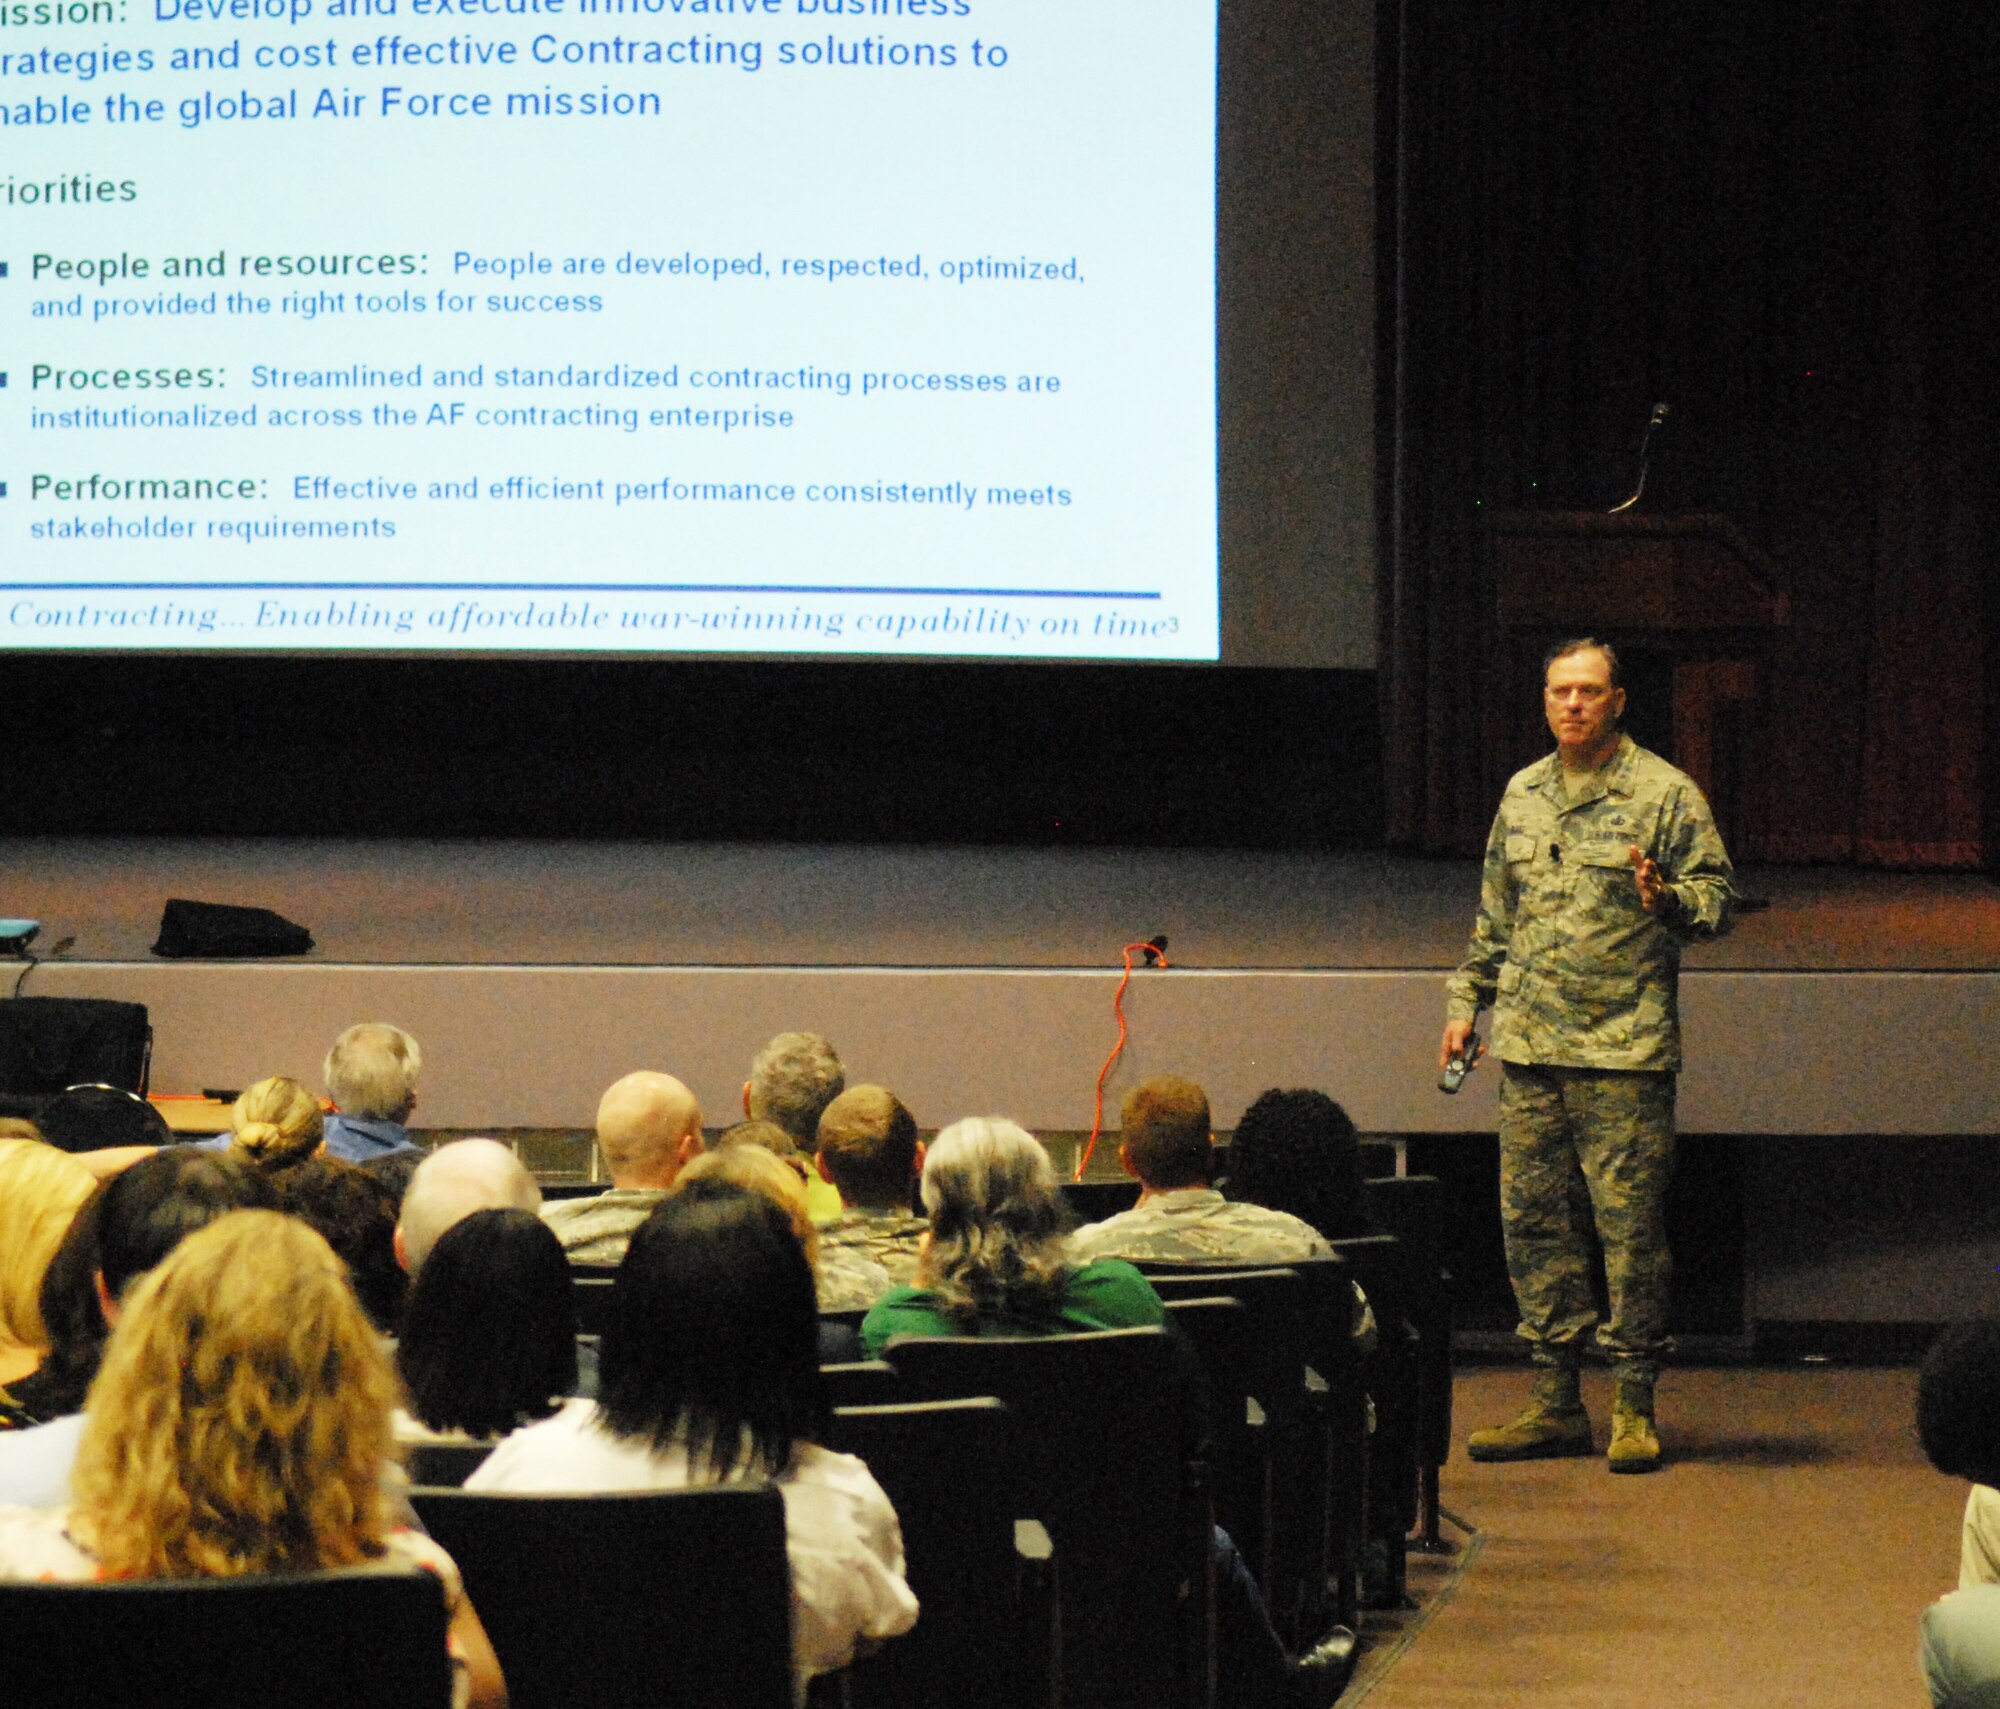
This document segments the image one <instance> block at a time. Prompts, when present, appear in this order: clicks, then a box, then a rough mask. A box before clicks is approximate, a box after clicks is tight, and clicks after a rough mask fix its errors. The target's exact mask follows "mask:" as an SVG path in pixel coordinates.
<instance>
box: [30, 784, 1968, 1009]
mask: <svg viewBox="0 0 2000 1709" xmlns="http://www.w3.org/2000/svg"><path fill="white" fill-rule="evenodd" d="M249 810H250V811H253V812H254V808H252V809H249ZM1739 888H1741V889H1742V890H1743V891H1744V892H1745V893H1746V894H1750V895H1754V896H1760V897H1766V898H1768V899H1769V901H1770V904H1771V905H1770V907H1769V909H1768V910H1766V911H1764V912H1761V913H1754V914H1748V915H1745V916H1743V917H1742V918H1741V920H1740V921H1739V922H1738V925H1737V928H1736V930H1735V931H1734V932H1733V933H1732V934H1731V935H1730V936H1729V937H1728V938H1726V939H1724V940H1723V941H1722V942H1720V943H1718V944H1714V945H1708V946H1704V947H1702V948H1700V949H1698V950H1695V951H1694V952H1692V953H1691V955H1690V958H1689V966H1690V968H1691V969H1700V970H1703V971H1717V972H1720V971H1729V970H1742V971H1797V972H1849V971H1887V970H1895V971H1939V972H1942V971H1981V970H1986V969H1992V968H1996V967H2000V886H1996V885H1994V884H1993V883H1992V882H1991V881H1989V880H1987V879H1985V878H1981V877H1977V876H1967V875H1963V874H1907V873H1882V872H1864V871H1858V870H1855V869H1853V868H1770V869H1760V870H1753V871H1746V872H1744V873H1743V874H1741V875H1740V877H1739ZM1477 891H1478V868H1477V866H1476V864H1475V863H1473V862H1470V861H1461V860H1425V859H1419V858H1413V857H1406V856H1398V855H1391V854H1384V853H1379V852H1348V853H1338V854H1324V855H1311V854H1264V853H1245V852H1240V851H1224V850H1194V851H1185V850H1167V851H1159V850H1151V849H1079V850H1061V849H1027V848H955V847H928V848H926V847H914V848H911V847H872V846H865V847H852V846H842V845H822V846H813V847H804V846H770V845H716V844H644V843H553V842H500V841H471V840H468V841H464V842H414V841H412V842H396V841H362V840H342V839H337V838H329V839H326V840H317V841H291V840H260V839H251V838H244V839H241V840H233V841H232V840H219V839H168V838H161V839H108V838H75V839H71V838H64V839H53V838H51V839H36V838H9V839H0V913H4V914H7V915H10V916H16V917H25V918H30V919H38V920H40V921H41V922H42V934H41V938H40V939H39V941H38V942H37V944H36V946H35V947H36V948H37V949H39V950H42V951H44V952H46V950H47V949H48V948H49V947H50V946H52V945H53V944H54V943H55V942H56V941H57V940H59V939H61V938H63V937H67V936H71V935H74V936H75V938H76V944H75V947H74V949H73V950H71V951H70V957H71V959H74V960H79V961H92V962H130V961H149V960H151V956H150V954H149V949H150V945H151V944H152V941H153V938H154V936H155V935H156V933H157V930H158V926H159V918H160V909H161V906H162V904H163V903H164V902H165V901H166V900H167V898H169V897H175V896H179V897H190V898H193V899H195V900H198V901H207V902H235V903H249V904H254V905H257V906H260V907H267V908H274V909H276V910H277V911H278V912H279V913H281V914H283V915H285V916H286V917H287V918H289V919H292V920H296V921H298V922H300V923H301V924H303V925H305V926H307V927H309V928H310V929H311V931H312V933H313V936H314V938H315V939H316V940H317V944H318V947H317V948H316V949H315V950H313V952H312V953H311V954H310V955H309V956H307V957H304V958H299V959H303V960H304V961H307V962H322V963H333V964H344V965H350V966H351V965H361V966H440V965H447V966H478V965H483V964H497V965H514V966H565V967H577V966H606V967H663V966H680V967H891V968H919V967H924V968H928V967H952V968H963V967H1011V968H1078V967H1099V966H1104V965H1106V964H1111V965H1116V964H1117V962H1118V959H1119V950H1120V947H1121V946H1122V945H1124V944H1126V943H1129V942H1132V941H1134V940H1136V939H1142V938H1148V937H1151V936H1152V935H1153V934H1154V933H1156V932H1164V933H1166V934H1167V935H1168V937H1169V938H1170V940H1171V948H1170V951H1169V954H1170V956H1171V958H1172V959H1173V960H1174V961H1175V962H1176V963H1177V964H1178V965H1181V966H1185V967H1189V968H1215V969H1221V968H1259V969H1268V968H1295V969H1354V970H1373V969H1382V970H1389V969H1430V968H1445V967H1449V966H1451V965H1452V964H1454V963H1455V962H1456V961H1457V960H1458V958H1459V956H1460V955H1461V954H1462V953H1463V951H1464V945H1465V935H1466V930H1467V927H1468V926H1469V924H1470V922H1471V918H1472V910H1473V907H1474V904H1475V901H1476V898H1477Z"/></svg>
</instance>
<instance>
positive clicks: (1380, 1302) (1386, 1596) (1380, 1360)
mask: <svg viewBox="0 0 2000 1709" xmlns="http://www.w3.org/2000/svg"><path fill="white" fill-rule="evenodd" d="M1331 1244H1332V1246H1333V1249H1334V1251H1335V1252H1336V1253H1337V1254H1338V1255H1339V1256H1340V1257H1341V1259H1342V1260H1344V1261H1345V1262H1346V1264H1347V1265H1348V1267H1349V1270H1350V1271H1351V1273H1352V1275H1353V1277H1354V1280H1355V1281H1356V1282H1357V1283H1358V1284H1360V1287H1361V1290H1362V1291H1363V1292H1364V1293H1365V1294H1367V1296H1368V1303H1369V1304H1370V1305H1371V1306H1372V1307H1373V1308H1374V1312H1375V1322H1376V1325H1377V1327H1378V1328H1379V1330H1380V1331H1381V1338H1380V1341H1379V1343H1378V1345H1377V1347H1376V1350H1375V1353H1374V1356H1373V1357H1372V1358H1371V1359H1370V1360H1369V1361H1368V1364H1367V1368H1366V1370H1365V1372H1364V1376H1365V1379H1366V1382H1367V1387H1368V1393H1369V1396H1370V1397H1371V1398H1372V1399H1373V1401H1374V1403H1375V1434H1374V1436H1373V1437H1372V1438H1371V1439H1370V1442H1369V1449H1368V1494H1367V1506H1368V1537H1369V1539H1370V1541H1371V1542H1373V1543H1375V1544H1378V1545H1379V1546H1380V1547H1381V1548H1382V1549H1383V1550H1384V1551H1385V1556H1386V1559H1385V1577H1384V1580H1383V1582H1382V1584H1381V1585H1380V1587H1379V1594H1378V1597H1377V1600H1378V1602H1379V1603H1380V1605H1381V1606H1383V1607H1389V1608H1397V1607H1401V1606H1403V1605H1404V1603H1405V1602H1406V1601H1407V1600H1408V1598H1407V1594H1406V1591H1405V1583H1406V1577H1405V1569H1406V1566H1407V1559H1406V1557H1407V1555H1408V1549H1409V1533H1410V1530H1411V1528H1412V1527H1413V1526H1414V1525H1415V1524H1416V1522H1417V1482H1418V1479H1417V1416H1418V1406H1417V1385H1418V1371H1419V1359H1418V1350H1419V1341H1418V1335H1417V1330H1416V1329H1415V1327H1414V1325H1413V1322H1412V1311H1411V1304H1410V1301H1411V1294H1412V1289H1411V1284H1410V1280H1409V1271H1408V1266H1407V1263H1406V1261H1405V1253H1404V1250H1403V1245H1402V1242H1401V1241H1399V1240H1397V1239H1396V1237H1395V1236H1394V1235H1392V1234H1369V1235H1361V1236H1358V1237H1356V1238H1354V1239H1351V1240H1336V1241H1333V1242H1332V1243H1331Z"/></svg>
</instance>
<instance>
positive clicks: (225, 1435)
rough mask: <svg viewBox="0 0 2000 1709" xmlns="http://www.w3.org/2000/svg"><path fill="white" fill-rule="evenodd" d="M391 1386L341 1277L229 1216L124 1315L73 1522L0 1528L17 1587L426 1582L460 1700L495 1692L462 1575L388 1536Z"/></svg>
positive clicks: (292, 1230)
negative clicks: (432, 1589) (344, 1574)
mask: <svg viewBox="0 0 2000 1709" xmlns="http://www.w3.org/2000/svg"><path fill="white" fill-rule="evenodd" d="M395 1399H396V1381H395V1376H394V1373H393V1372H392V1371H391V1370H390V1368H389V1361H388V1356H387V1355H386V1354H385V1353H384V1352H383V1351H382V1349H381V1347H380V1345H379V1344H378V1343H377V1341H376V1338H375V1335H374V1333H373V1332H372V1331H371V1329H370V1328H369V1326H368V1322H367V1320H366V1318H365V1317H363V1315H362V1313H361V1311H360V1309H359V1308H358V1307H357V1306H356V1304H355V1300H354V1295H353V1293H352V1292H351V1291H350V1290H349V1288H348V1286H347V1280H346V1277H345V1275H344V1273H343V1271H342V1267H341V1264H340V1262H339V1260H338V1259H337V1258H335V1256H334V1255H333V1253H332V1251H331V1250H330V1249H329V1248H328V1246H327V1244H326V1242H325V1241H323V1240H321V1239H320V1238H319V1236H318V1235H316V1234H314V1233H313V1232H312V1230H311V1229H309V1228H307V1227H305V1226H304V1225H303V1224H302V1223H300V1222H298V1221H297V1220H295V1219H293V1218H290V1217H284V1216H278V1215H275V1214H273V1213H272V1212H270V1211H257V1210H246V1211H236V1212H232V1213H231V1214H230V1215H228V1216H225V1217H223V1218H222V1219H221V1220H220V1221H219V1222H216V1223H214V1224H211V1225H210V1226H209V1227H207V1228H205V1229H202V1230H201V1231H199V1232H198V1233H196V1234H192V1235H190V1236H189V1237H188V1238H187V1239H186V1240H184V1241H183V1242H182V1243H181V1244H180V1245H179V1246H178V1247H177V1248H175V1250H174V1251H173V1252H172V1253H170V1254H169V1255H168V1256H167V1257H166V1259H165V1260H163V1261H162V1262H161V1264H160V1265H159V1266H158V1267H157V1268H156V1269H155V1270H154V1271H153V1272H152V1273H151V1274H150V1275H148V1276H146V1277H145V1278H143V1279H142V1280H141V1281H140V1282H139V1284H138V1285H137V1286H136V1287H135V1288H133V1290H132V1292H131V1294H130V1295H129V1296H128V1298H127V1299H126V1300H125V1301H124V1303H123V1310H122V1312H121V1315H120V1318H119V1323H118V1327H117V1328H116V1329H115V1330H113V1331H112V1334H111V1340H110V1343H109V1345H108V1346H107V1347H106V1348H105V1353H104V1367H103V1370H102V1371H101V1372H100V1373H99V1375H98V1379H97V1382H96V1384H95V1386H94V1387H93V1388H92V1390H91V1409H90V1412H89V1415H88V1418H87V1421H86V1423H85V1425H84V1430H83V1440H82V1443H81V1445H80V1447H79V1448H78V1451H77V1458H76V1469H75V1474H74V1479H73V1482H74V1487H75V1500H74V1503H73V1505H71V1506H69V1507H66V1508H54V1509H43V1510H40V1511H30V1510H28V1509H24V1508H9V1509H6V1510H4V1511H0V1575H4V1576H6V1577H8V1578H14V1579H58V1580H91V1579H148V1578H235V1577H241V1576H244V1575H247V1574H251V1573H300V1572H307V1573H310V1572H323V1571H330V1570H333V1569H336V1568H356V1567H360V1568H369V1567H374V1568H376V1569H378V1570H403V1571H407V1570H409V1569H411V1568H419V1569H422V1570H425V1571H428V1572H432V1573H435V1574H436V1575H437V1576H438V1577H439V1578H440V1579H442V1580H443V1581H444V1584H445V1594H446V1598H447V1601H448V1603H449V1605H450V1609H451V1623H450V1628H449V1633H448V1637H447V1642H448V1643H449V1644H450V1646H451V1650H452V1659H453V1663H454V1669H455V1671H456V1672H457V1673H458V1674H459V1675H460V1684H461V1691H460V1694H459V1695H460V1698H461V1701H466V1700H469V1702H470V1704H472V1705H474V1706H481V1705H501V1704H504V1703H505V1701H506V1689H505V1687H504V1686H503V1685H502V1683H501V1680H500V1670H499V1666H498V1664H497V1663H496V1662H495V1660H494V1658H493V1650H492V1646H491V1645H490V1644H489V1643H488V1642H487V1640H486V1634H485V1632H484V1631H483V1630H482V1629H481V1627H480V1625H479V1618H478V1616H477V1615H476V1614H475V1613H474V1612H473V1610H472V1605H471V1604H470V1603H469V1602H467V1601H466V1599H465V1594H464V1591H463V1589H462V1587H461V1586H460V1583H459V1578H458V1572H457V1569H456V1568H455V1567H454V1566H453V1565H452V1562H451V1559H450V1557H449V1556H447V1555H446V1554H445V1552H444V1551H443V1550H442V1549H440V1548H439V1547H438V1546H437V1545H436V1544H435V1543H433V1542H431V1541H430V1539H429V1538H427V1537H424V1536H422V1535H420V1534H418V1533H415V1532H410V1531H404V1530H399V1529H396V1528H394V1527H393V1526H392V1524H391V1520H390V1514H389V1508H388V1501H387V1497H386V1496H385V1494H384V1491H383V1487H382V1467H383V1465H384V1463H385V1462H386V1461H387V1460H388V1459H389V1457H390V1454H391V1452H392V1450H393V1446H394V1444H393V1441H392V1438H391V1435H390V1426H389V1418H390V1412H391V1409H392V1408H393V1407H394V1405H395Z"/></svg>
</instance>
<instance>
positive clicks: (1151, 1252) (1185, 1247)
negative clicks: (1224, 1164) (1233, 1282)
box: [1069, 1074, 1333, 1264]
mask: <svg viewBox="0 0 2000 1709" xmlns="http://www.w3.org/2000/svg"><path fill="white" fill-rule="evenodd" d="M1120 1124H1121V1126H1120V1133H1119V1141H1118V1161H1119V1162H1120V1163H1121V1164H1123V1165H1124V1167H1125V1172H1126V1174H1128V1175H1131V1176H1133V1177H1135V1178H1136V1179H1137V1180H1138V1182H1139V1185H1140V1189H1141V1190H1140V1193H1139V1202H1138V1204H1137V1205H1136V1206H1134V1207H1133V1208H1132V1209H1131V1210H1129V1211H1121V1212H1120V1213H1119V1214H1118V1215H1117V1216H1114V1217H1107V1218H1106V1219H1105V1220H1104V1221H1103V1222H1094V1223H1089V1224H1086V1225H1085V1226H1084V1227H1082V1228H1080V1229H1078V1230H1077V1231H1076V1232H1075V1233H1074V1234H1072V1235H1071V1236H1070V1242H1069V1249H1070V1254H1071V1256H1072V1257H1074V1258H1076V1259H1078V1260H1080V1261H1084V1262H1087V1261H1088V1260H1090V1259H1092V1258H1125V1259H1130V1260H1132V1261H1134V1262H1136V1263H1145V1262H1148V1261H1152V1262H1157V1263H1173V1264H1188V1263H1202V1262H1205V1261H1211V1260H1238V1259H1240V1260H1242V1261H1243V1262H1244V1263H1249V1264H1288V1263H1291V1262H1292V1261H1293V1260H1295V1259H1300V1258H1329V1257H1331V1256H1332V1255H1333V1248H1332V1247H1330V1246H1329V1245H1327V1243H1326V1242H1325V1241H1324V1240H1323V1239H1321V1237H1320V1235H1319V1234H1318V1232H1317V1231H1316V1230H1315V1229H1314V1228H1313V1227H1312V1225H1311V1224H1310V1223H1306V1222H1302V1221H1300V1220H1299V1218H1297V1217H1295V1216H1288V1215H1287V1214H1286V1213H1285V1212H1283V1211H1275V1210H1267V1209H1265V1207H1264V1206H1262V1205H1252V1204H1232V1203H1230V1202H1229V1201H1228V1200H1227V1199H1225V1198H1224V1197H1223V1196H1222V1195H1221V1194H1220V1193H1219V1192H1217V1191H1216V1190H1215V1188H1213V1187H1212V1186H1210V1185H1209V1174H1210V1170H1211V1167H1212V1165H1213V1162H1214V1155H1215V1136H1214V1135H1213V1134H1212V1133H1211V1132H1210V1131H1209V1113H1208V1094H1207V1093H1205V1092H1204V1091H1203V1090H1202V1089H1201V1088H1200V1087H1199V1086H1197V1085H1196V1084H1195V1083H1194V1082H1193V1081H1192V1080H1183V1079H1181V1078H1180V1076H1178V1075H1175V1074H1162V1075H1158V1076H1156V1077H1155V1078H1154V1079H1151V1080H1148V1081H1146V1082H1145V1083H1144V1084H1143V1085H1139V1086H1135V1087H1133V1089H1132V1090H1131V1091H1130V1092H1128V1093H1127V1094H1126V1096H1125V1105H1124V1109H1123V1112H1122V1114H1121V1116H1120Z"/></svg>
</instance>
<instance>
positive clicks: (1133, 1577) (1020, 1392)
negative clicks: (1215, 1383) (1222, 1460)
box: [884, 1329, 1215, 1709]
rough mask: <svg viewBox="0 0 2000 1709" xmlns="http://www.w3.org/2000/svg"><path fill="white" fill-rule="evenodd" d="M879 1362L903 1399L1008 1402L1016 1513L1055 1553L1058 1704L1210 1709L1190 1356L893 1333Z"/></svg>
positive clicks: (1163, 1346)
mask: <svg viewBox="0 0 2000 1709" xmlns="http://www.w3.org/2000/svg"><path fill="white" fill-rule="evenodd" d="M884 1356H885V1357H886V1358H887V1359H888V1361H889V1363H890V1364H892V1365H894V1366H895V1367H896V1370H897V1373H898V1374H899V1375H900V1376H901V1377H902V1379H903V1381H904V1382H905V1384H906V1385H908V1387H909V1390H910V1393H911V1398H912V1399H919V1400H943V1399H950V1398H956V1397H961V1396H970V1395H992V1396H995V1397H997V1398H998V1399H1000V1400H1001V1401H1003V1402H1005V1403H1006V1406H1007V1409H1008V1412H1009V1414H1010V1415H1011V1417H1012V1419H1013V1429H1012V1431H1011V1433H1010V1437H1009V1443H1010V1448H1011V1453H1010V1454H1009V1456H1008V1461H1009V1463H1008V1464H1007V1466H1006V1467H1005V1472H1006V1476H1007V1478H1008V1480H1009V1484H1010V1487H1012V1488H1013V1489H1014V1491H1015V1492H1016V1505H1015V1509H1014V1516H1015V1517H1017V1518H1033V1519H1039V1520H1041V1521H1042V1523H1043V1525H1044V1526H1045V1527H1046V1528H1047V1530H1048V1532H1049V1534H1050V1536H1051V1537H1052V1538H1053V1539H1054V1542H1055V1551H1056V1560H1057V1562H1058V1563H1059V1572H1060V1609H1061V1620H1062V1658H1063V1659H1062V1672H1063V1695H1064V1700H1065V1702H1067V1703H1070V1704H1076V1705H1085V1704H1087V1705H1091V1706H1092V1709H1209V1706H1210V1705H1212V1704H1213V1702H1214V1695H1215V1594H1214V1589H1215V1587H1214V1572H1215V1566H1214V1550H1213V1536H1214V1518H1213V1508H1212V1504H1211V1501H1210V1497H1209V1489H1208V1482H1207V1468H1206V1466H1205V1465H1204V1463H1203V1462H1202V1460H1201V1459H1200V1457H1199V1453H1198V1445H1199V1442H1200V1437H1201V1417H1200V1414H1201V1410H1202V1407H1201V1381H1202V1379H1201V1374H1200V1372H1199V1370H1198V1368H1197V1362H1196V1360H1195V1357H1194V1354H1193V1352H1192V1350H1191V1349H1189V1348H1188V1347H1187V1346H1186V1344H1185V1343H1183V1342H1181V1341H1180V1340H1179V1339H1178V1338H1177V1337H1175V1336H1172V1335H1170V1334H1168V1333H1167V1332H1166V1331H1165V1330H1162V1329H1120V1330H1105V1331H1102V1332H1099V1333H1095V1334H1087V1335H1050V1336H1040V1337H1029V1338H1024V1339H1015V1338H1011V1337H978V1336H942V1337H927V1336H903V1337H899V1338H897V1339H896V1340H894V1341H891V1342H890V1343H889V1345H888V1347H887V1348H886V1349H885V1350H884Z"/></svg>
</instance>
